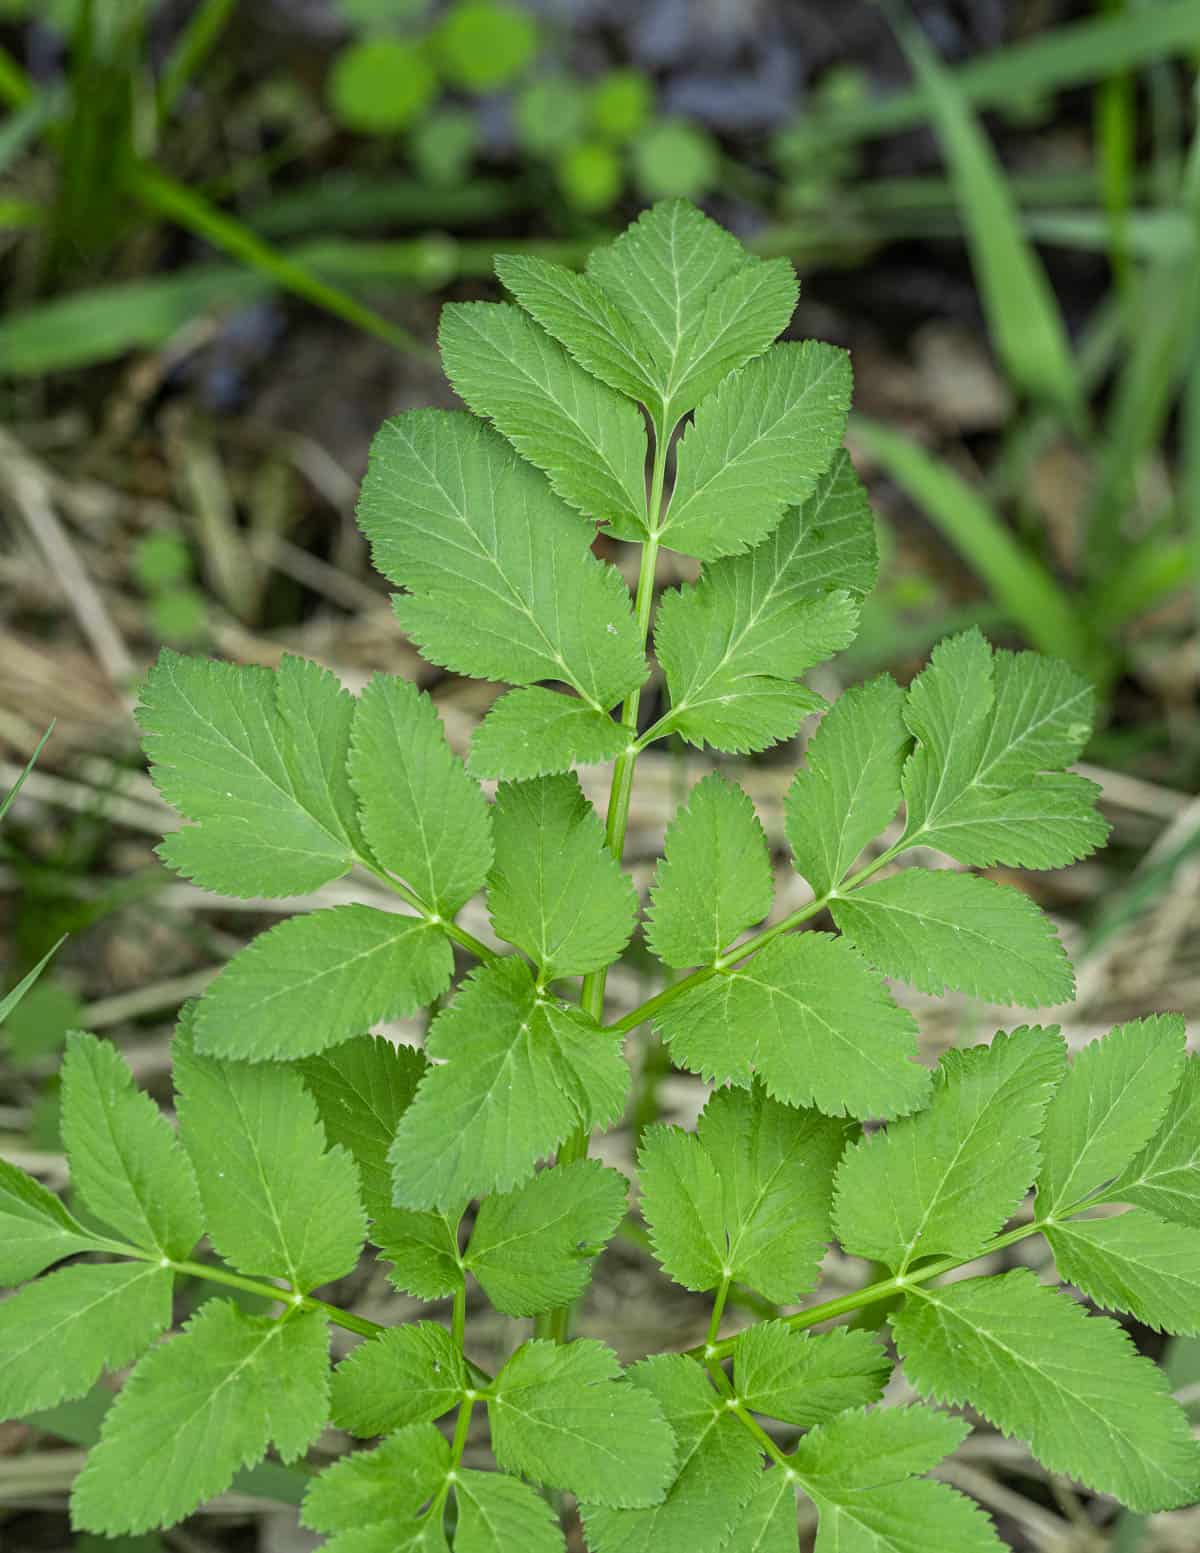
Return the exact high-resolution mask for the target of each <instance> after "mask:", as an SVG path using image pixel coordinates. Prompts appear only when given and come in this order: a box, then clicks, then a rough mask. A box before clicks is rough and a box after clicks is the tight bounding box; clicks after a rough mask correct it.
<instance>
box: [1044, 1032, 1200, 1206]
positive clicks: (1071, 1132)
mask: <svg viewBox="0 0 1200 1553" xmlns="http://www.w3.org/2000/svg"><path fill="white" fill-rule="evenodd" d="M1186 1042H1187V1031H1186V1029H1185V1027H1184V1022H1183V1019H1182V1018H1181V1017H1180V1016H1179V1015H1178V1014H1159V1015H1156V1016H1155V1017H1153V1018H1150V1019H1135V1020H1133V1021H1132V1022H1131V1023H1130V1024H1125V1025H1117V1026H1116V1027H1115V1028H1114V1029H1113V1030H1110V1031H1109V1033H1108V1034H1107V1035H1105V1036H1102V1037H1101V1038H1100V1039H1099V1040H1097V1041H1092V1042H1090V1043H1089V1044H1088V1045H1087V1046H1085V1047H1084V1048H1083V1050H1082V1051H1081V1052H1080V1053H1079V1054H1078V1056H1077V1057H1076V1058H1075V1060H1074V1061H1073V1062H1072V1064H1071V1066H1070V1068H1069V1069H1068V1071H1067V1076H1066V1078H1065V1079H1064V1080H1063V1082H1062V1084H1061V1086H1060V1087H1059V1091H1058V1093H1057V1094H1056V1095H1055V1097H1054V1100H1053V1101H1052V1103H1051V1106H1050V1109H1049V1111H1048V1112H1047V1113H1046V1136H1045V1141H1044V1143H1043V1145H1042V1147H1043V1152H1044V1155H1045V1161H1044V1164H1043V1166H1042V1173H1041V1176H1040V1178H1039V1180H1038V1196H1037V1206H1038V1213H1039V1214H1041V1215H1043V1216H1044V1215H1046V1214H1048V1213H1053V1214H1058V1213H1062V1212H1063V1211H1064V1210H1066V1209H1069V1208H1072V1207H1074V1206H1075V1204H1076V1203H1078V1202H1081V1201H1082V1200H1083V1198H1085V1197H1087V1196H1088V1195H1089V1194H1090V1193H1092V1192H1094V1191H1095V1190H1096V1189H1097V1188H1098V1187H1101V1186H1104V1185H1105V1184H1106V1183H1107V1182H1108V1181H1110V1180H1111V1179H1112V1177H1113V1176H1116V1175H1119V1174H1120V1172H1121V1171H1122V1170H1124V1169H1125V1167H1126V1166H1127V1165H1128V1164H1129V1162H1130V1161H1131V1160H1132V1159H1133V1157H1134V1155H1135V1154H1137V1152H1138V1151H1139V1149H1141V1148H1142V1147H1143V1146H1144V1145H1145V1143H1146V1142H1147V1141H1148V1140H1149V1139H1150V1138H1151V1137H1152V1136H1153V1134H1154V1132H1155V1131H1156V1130H1157V1128H1158V1125H1159V1123H1160V1122H1161V1121H1162V1119H1163V1114H1164V1112H1165V1111H1166V1109H1167V1106H1168V1105H1169V1104H1170V1100H1171V1096H1172V1094H1173V1093H1174V1091H1175V1088H1176V1085H1177V1084H1178V1083H1179V1080H1180V1077H1181V1076H1182V1073H1183V1064H1184V1048H1185V1045H1186Z"/></svg>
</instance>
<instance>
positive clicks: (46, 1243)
mask: <svg viewBox="0 0 1200 1553" xmlns="http://www.w3.org/2000/svg"><path fill="white" fill-rule="evenodd" d="M95 1249H96V1243H95V1236H94V1235H92V1234H91V1232H90V1231H88V1230H87V1229H86V1228H85V1227H84V1226H83V1225H82V1224H80V1223H79V1221H78V1220H77V1219H76V1218H75V1217H74V1215H73V1214H71V1213H69V1212H68V1211H67V1209H66V1207H65V1206H64V1205H63V1204H62V1203H61V1202H60V1201H59V1199H58V1198H57V1197H56V1196H55V1195H54V1193H53V1192H50V1191H47V1190H46V1188H45V1187H44V1186H43V1185H42V1184H41V1182H40V1181H35V1180H34V1179H33V1177H32V1176H27V1175H26V1174H25V1172H24V1171H23V1170H18V1169H17V1167H16V1166H15V1165H10V1164H9V1163H8V1161H7V1160H5V1159H0V1284H15V1283H24V1281H25V1280H26V1278H33V1277H35V1276H36V1275H37V1274H38V1273H40V1272H41V1271H42V1269H43V1268H44V1267H49V1266H51V1264H52V1263H54V1262H61V1261H62V1259H63V1258H64V1257H67V1256H74V1255H75V1254H76V1252H78V1251H92V1250H95Z"/></svg>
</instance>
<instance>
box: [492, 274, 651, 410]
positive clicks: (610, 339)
mask: <svg viewBox="0 0 1200 1553" xmlns="http://www.w3.org/2000/svg"><path fill="white" fill-rule="evenodd" d="M495 264H496V274H497V275H498V276H499V277H500V280H501V282H502V283H503V284H504V286H505V287H506V288H507V289H508V290H509V291H511V292H512V294H513V296H514V297H516V299H517V301H518V302H520V304H521V306H522V307H523V308H524V309H525V311H526V312H527V313H529V314H530V315H531V316H532V317H533V318H535V319H536V320H537V322H538V323H539V324H541V326H542V328H543V329H545V330H546V332H547V334H552V335H553V336H554V338H555V339H556V340H557V341H558V342H559V344H560V345H564V346H566V348H567V350H568V351H569V352H570V353H571V355H572V356H573V357H574V359H575V360H576V361H577V362H578V363H579V365H580V366H581V367H583V368H584V370H585V371H587V372H590V373H591V374H592V376H593V377H598V378H599V379H600V380H601V382H604V383H607V384H608V385H609V387H610V388H615V389H618V390H619V391H620V392H621V393H623V394H625V395H626V396H627V397H628V398H630V399H640V400H641V402H642V403H643V404H645V405H648V406H651V407H652V408H657V407H658V405H659V402H660V396H659V394H658V392H657V390H656V389H655V387H654V384H653V381H652V379H653V377H654V375H655V374H654V372H653V367H652V363H651V362H650V359H649V355H648V353H647V351H646V348H645V345H644V344H643V342H642V341H641V340H639V338H638V335H637V331H636V330H635V329H634V326H633V325H632V324H631V323H630V321H629V319H628V318H626V316H625V314H624V313H623V312H622V311H621V309H620V308H619V307H618V306H617V305H616V303H615V302H614V301H613V299H612V298H611V297H610V296H609V295H608V293H607V292H606V291H605V290H604V288H603V286H601V285H599V284H598V282H596V281H595V280H593V279H592V277H591V276H590V275H577V274H575V272H574V271H573V270H568V269H567V268H566V267H565V266H564V265H561V264H550V263H549V262H548V261H547V260H545V259H535V258H530V257H528V256H526V255H524V254H512V253H500V254H497V255H496V260H495Z"/></svg>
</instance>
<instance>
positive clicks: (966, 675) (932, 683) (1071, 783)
mask: <svg viewBox="0 0 1200 1553" xmlns="http://www.w3.org/2000/svg"><path fill="white" fill-rule="evenodd" d="M1093 699H1094V697H1093V692H1092V689H1091V687H1090V686H1089V685H1088V684H1087V683H1086V681H1084V680H1083V679H1082V678H1080V676H1079V675H1078V674H1076V673H1075V672H1074V670H1072V669H1070V668H1068V667H1067V665H1066V664H1065V663H1059V662H1058V661H1056V660H1055V659H1053V658H1043V657H1040V656H1039V655H1038V654H1036V653H1031V652H1025V653H1009V652H997V653H994V654H993V652H992V649H991V648H990V647H989V646H988V644H987V642H986V641H984V639H983V637H982V635H981V634H980V633H979V631H978V630H974V629H973V630H971V631H966V632H964V633H963V634H962V635H960V636H955V637H951V638H949V639H948V640H947V641H944V642H941V643H940V644H939V645H938V646H937V647H935V648H934V650H933V653H932V655H931V658H930V662H929V666H928V667H927V668H926V669H925V670H923V672H922V673H921V674H919V675H918V676H917V678H916V679H915V680H914V681H913V683H912V685H911V686H910V687H909V692H908V698H907V702H906V705H905V719H906V721H907V723H908V726H909V728H910V730H911V731H912V733H913V735H914V736H915V738H916V739H917V741H918V742H917V748H916V750H915V751H914V753H913V755H912V756H911V758H910V760H909V762H908V765H907V766H906V768H905V771H904V796H905V800H906V802H907V805H908V830H907V832H906V839H907V840H908V841H909V842H910V844H911V843H915V842H916V841H918V840H919V841H921V842H922V843H923V844H924V845H926V846H932V847H936V848H937V849H938V850H939V851H942V852H946V853H948V854H949V856H951V857H955V858H957V859H958V860H959V861H960V862H963V863H969V864H972V865H974V866H976V867H980V868H985V867H992V866H993V865H995V864H996V863H1005V864H1008V865H1010V866H1013V867H1023V868H1061V867H1064V866H1065V865H1066V864H1068V863H1071V862H1074V861H1075V860H1076V859H1078V858H1081V857H1087V856H1088V855H1089V854H1090V853H1092V852H1094V851H1095V850H1096V848H1097V847H1099V846H1102V845H1103V843H1104V838H1105V836H1106V835H1107V833H1108V826H1107V824H1106V823H1105V821H1104V820H1103V819H1102V818H1101V817H1100V816H1099V815H1098V814H1097V813H1096V812H1095V801H1096V798H1097V797H1098V796H1099V789H1098V788H1097V787H1096V785H1095V784H1094V783H1092V782H1087V781H1085V780H1084V779H1083V778H1082V777H1078V776H1073V775H1069V774H1064V773H1063V767H1065V766H1066V765H1068V764H1069V763H1070V762H1071V761H1072V760H1075V759H1076V758H1077V757H1078V755H1079V753H1080V751H1081V750H1082V748H1083V746H1084V744H1085V743H1086V742H1087V739H1088V737H1089V735H1090V733H1091V726H1092V705H1093Z"/></svg>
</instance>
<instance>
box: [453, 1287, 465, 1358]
mask: <svg viewBox="0 0 1200 1553" xmlns="http://www.w3.org/2000/svg"><path fill="white" fill-rule="evenodd" d="M466 1331H467V1280H466V1279H465V1278H464V1279H463V1281H462V1283H461V1284H460V1285H459V1287H458V1288H457V1289H455V1291H454V1311H453V1314H452V1315H451V1317H450V1335H451V1337H452V1338H453V1339H454V1346H455V1347H456V1348H457V1349H458V1351H459V1353H462V1348H463V1339H464V1337H465V1336H466Z"/></svg>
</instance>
